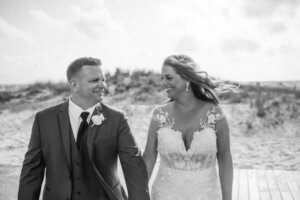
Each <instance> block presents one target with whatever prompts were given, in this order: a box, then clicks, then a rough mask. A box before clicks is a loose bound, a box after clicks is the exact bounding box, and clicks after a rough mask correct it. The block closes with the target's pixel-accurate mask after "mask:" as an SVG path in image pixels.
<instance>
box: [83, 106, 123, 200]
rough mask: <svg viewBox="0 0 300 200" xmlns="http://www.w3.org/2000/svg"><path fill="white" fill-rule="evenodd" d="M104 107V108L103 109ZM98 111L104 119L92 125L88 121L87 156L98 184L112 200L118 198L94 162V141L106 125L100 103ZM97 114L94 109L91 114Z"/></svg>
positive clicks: (104, 113)
mask: <svg viewBox="0 0 300 200" xmlns="http://www.w3.org/2000/svg"><path fill="white" fill-rule="evenodd" d="M103 108H104V109H103ZM100 113H102V115H103V116H104V118H105V120H104V121H102V123H101V124H100V125H93V122H92V120H91V121H90V123H89V128H88V132H87V148H88V154H89V158H90V161H91V164H92V166H93V168H94V171H95V173H96V174H97V176H96V178H97V179H98V181H99V183H100V185H101V186H102V187H103V188H104V190H105V191H106V192H107V194H108V196H109V197H110V199H112V200H117V199H118V198H117V197H116V195H115V194H114V193H113V191H112V190H111V188H110V186H109V185H108V184H107V183H106V181H105V180H104V178H103V176H102V175H101V174H100V172H99V170H98V169H97V167H96V165H95V162H94V155H93V152H94V141H95V140H96V137H97V135H98V134H105V133H104V132H101V130H104V129H105V128H104V127H105V126H107V124H108V123H107V120H108V118H107V116H108V115H107V114H108V113H107V110H106V109H105V107H103V104H101V110H100ZM95 114H97V112H96V111H95V110H94V112H93V114H92V116H93V115H95Z"/></svg>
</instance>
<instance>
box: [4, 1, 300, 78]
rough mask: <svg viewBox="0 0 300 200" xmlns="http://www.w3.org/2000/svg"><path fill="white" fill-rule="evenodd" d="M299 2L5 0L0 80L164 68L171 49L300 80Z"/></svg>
mask: <svg viewBox="0 0 300 200" xmlns="http://www.w3.org/2000/svg"><path fill="white" fill-rule="evenodd" d="M299 5H300V0H51V1H45V0H0V84H3V83H4V84H8V83H31V82H35V81H43V80H53V81H59V80H65V79H66V78H65V71H66V68H67V66H68V64H69V63H70V62H71V61H72V60H74V59H75V58H77V57H81V56H95V57H98V58H100V59H101V60H102V62H103V68H104V71H110V72H114V70H115V68H116V67H119V68H122V69H125V70H134V69H146V70H150V69H151V70H154V71H157V72H160V69H161V64H162V62H163V59H164V58H165V57H167V56H169V55H171V54H180V53H182V54H187V55H190V56H191V57H193V58H194V59H195V60H196V61H197V62H198V63H199V64H200V66H201V67H202V70H205V71H207V72H208V73H209V74H210V75H212V76H214V77H217V78H221V79H228V80H235V81H266V80H300V8H299V7H300V6H299Z"/></svg>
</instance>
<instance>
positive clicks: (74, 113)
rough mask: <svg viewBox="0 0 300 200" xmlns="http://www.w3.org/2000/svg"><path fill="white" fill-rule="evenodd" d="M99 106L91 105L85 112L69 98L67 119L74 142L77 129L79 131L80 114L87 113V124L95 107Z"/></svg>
mask: <svg viewBox="0 0 300 200" xmlns="http://www.w3.org/2000/svg"><path fill="white" fill-rule="evenodd" d="M99 104H100V103H99V102H98V103H96V104H95V105H93V106H92V107H90V108H88V109H86V110H83V109H82V108H80V107H79V106H78V105H77V104H75V103H74V102H73V101H72V99H71V97H69V108H68V109H69V118H70V123H71V128H72V131H73V135H74V138H75V141H76V140H77V134H78V129H79V126H80V123H81V121H82V119H81V117H80V114H81V113H82V112H88V113H89V116H88V118H87V122H88V123H89V122H90V120H91V116H92V114H93V112H94V110H95V107H96V106H98V105H99Z"/></svg>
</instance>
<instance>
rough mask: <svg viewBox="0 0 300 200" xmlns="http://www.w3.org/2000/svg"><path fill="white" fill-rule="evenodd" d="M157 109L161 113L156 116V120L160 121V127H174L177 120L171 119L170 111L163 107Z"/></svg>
mask: <svg viewBox="0 0 300 200" xmlns="http://www.w3.org/2000/svg"><path fill="white" fill-rule="evenodd" d="M157 111H158V112H159V113H158V114H156V115H155V116H154V120H156V121H157V122H158V126H159V128H165V127H170V128H172V127H173V126H174V124H175V122H174V119H173V120H172V121H171V120H170V119H169V118H168V115H169V113H168V112H164V111H163V110H162V109H157Z"/></svg>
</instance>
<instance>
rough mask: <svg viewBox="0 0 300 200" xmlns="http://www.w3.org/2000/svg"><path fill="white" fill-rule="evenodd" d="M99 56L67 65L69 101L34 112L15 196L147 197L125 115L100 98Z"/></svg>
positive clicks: (27, 199) (26, 199)
mask: <svg viewBox="0 0 300 200" xmlns="http://www.w3.org/2000/svg"><path fill="white" fill-rule="evenodd" d="M100 65H101V61H100V60H99V59H96V58H90V57H83V58H79V59H77V60H75V61H74V62H72V63H71V64H70V65H69V67H68V69H67V78H68V82H69V87H70V90H71V97H70V98H69V100H68V101H66V102H64V103H62V104H59V105H56V106H54V107H50V108H48V109H45V110H43V111H41V112H38V113H37V114H36V116H35V119H34V123H33V128H32V133H31V138H30V142H29V145H28V151H27V152H26V154H25V159H24V162H23V167H22V172H21V177H20V185H19V193H18V199H19V200H38V199H39V196H40V190H41V185H42V182H43V179H44V173H45V177H46V178H45V187H44V191H43V200H124V199H127V195H126V193H125V191H124V189H123V187H122V185H121V184H120V179H119V176H118V159H117V158H118V157H119V158H120V161H121V166H122V169H123V172H124V176H125V180H126V185H127V194H128V199H129V200H149V193H148V178H147V172H146V168H145V164H144V162H143V160H142V158H141V152H140V150H139V148H138V146H137V144H136V142H135V140H134V138H133V136H132V133H131V130H130V127H129V125H128V122H127V118H126V117H125V116H124V114H123V113H122V112H120V111H118V110H116V109H114V108H112V107H110V106H108V105H106V104H104V103H102V99H103V95H104V90H105V88H106V83H105V77H104V75H103V72H102V70H101V68H100Z"/></svg>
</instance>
